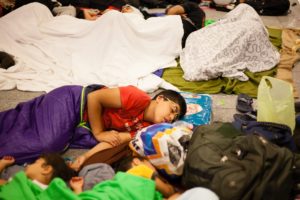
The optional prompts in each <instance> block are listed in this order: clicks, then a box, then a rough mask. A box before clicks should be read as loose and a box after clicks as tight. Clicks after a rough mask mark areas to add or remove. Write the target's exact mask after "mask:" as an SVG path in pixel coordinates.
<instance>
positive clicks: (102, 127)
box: [71, 86, 186, 170]
mask: <svg viewBox="0 0 300 200" xmlns="http://www.w3.org/2000/svg"><path fill="white" fill-rule="evenodd" d="M185 112H186V103H185V100H184V98H183V97H182V96H181V95H180V94H179V93H178V92H175V91H172V90H165V91H162V92H160V93H159V94H157V95H156V96H155V97H154V98H153V99H152V100H151V98H150V97H149V96H148V95H147V94H146V93H145V92H143V91H141V90H139V89H138V88H136V87H134V86H126V87H120V88H104V89H100V90H96V91H94V92H91V93H90V94H88V97H87V113H88V121H89V124H90V127H91V131H92V133H93V135H94V137H95V138H96V140H97V141H99V142H101V143H99V144H98V145H96V146H95V147H94V148H92V149H91V150H89V151H88V152H86V153H85V154H84V155H82V156H79V157H78V158H77V159H76V160H75V161H74V162H73V163H72V164H71V167H72V168H73V169H75V170H79V169H80V167H81V165H82V164H83V163H84V161H85V160H86V159H87V158H89V157H91V156H92V155H93V154H95V153H97V152H99V151H101V150H104V149H107V148H111V147H114V146H117V145H120V144H121V143H125V142H128V141H130V139H131V137H132V136H134V134H135V133H136V131H137V130H140V129H141V128H143V127H146V126H149V125H151V124H154V123H163V122H173V121H175V120H177V119H178V118H180V117H182V116H183V115H184V114H185Z"/></svg>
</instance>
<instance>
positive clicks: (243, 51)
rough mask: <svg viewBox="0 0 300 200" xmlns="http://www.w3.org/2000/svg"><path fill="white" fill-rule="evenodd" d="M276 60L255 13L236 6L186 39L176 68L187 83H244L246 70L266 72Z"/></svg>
mask: <svg viewBox="0 0 300 200" xmlns="http://www.w3.org/2000/svg"><path fill="white" fill-rule="evenodd" d="M279 58H280V55H279V53H278V51H277V50H276V49H275V47H274V46H273V45H272V44H271V42H270V41H269V38H268V32H267V30H266V28H265V27H264V24H263V23H262V21H261V19H260V17H259V16H258V15H257V13H256V11H255V10H254V9H253V8H251V7H250V6H248V5H246V4H239V6H237V7H236V8H235V9H234V10H233V11H231V12H229V13H227V15H225V17H224V18H222V19H221V20H219V21H217V22H216V23H214V24H212V25H209V26H207V27H205V28H202V29H200V30H198V31H195V32H193V33H191V35H189V37H188V38H187V42H186V45H185V48H184V50H183V52H182V54H181V55H180V64H181V67H182V68H183V71H184V78H185V79H186V80H189V81H202V80H209V79H214V78H217V77H219V76H222V77H229V78H236V79H239V80H241V81H247V80H248V77H247V76H246V75H245V74H244V71H245V70H246V69H248V70H249V71H251V72H260V71H265V70H269V69H271V68H273V67H274V66H275V65H276V64H277V63H278V62H279Z"/></svg>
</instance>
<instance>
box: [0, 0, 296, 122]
mask: <svg viewBox="0 0 300 200" xmlns="http://www.w3.org/2000/svg"><path fill="white" fill-rule="evenodd" d="M290 1H291V5H294V4H295V6H291V12H290V13H289V14H288V15H287V16H279V17H270V16H263V17H262V20H263V22H264V23H265V25H266V26H268V27H275V28H290V27H292V28H299V29H300V5H299V2H298V0H290ZM205 12H206V14H207V18H208V19H219V18H221V17H222V16H223V15H225V14H226V12H218V11H215V10H212V9H207V10H205ZM293 76H294V82H295V84H296V86H297V89H298V92H299V94H300V78H299V77H300V62H299V63H298V64H297V65H296V66H295V67H294V69H293ZM40 94H42V93H41V92H21V91H17V90H12V91H0V111H2V110H6V109H8V108H12V107H14V106H15V105H16V104H17V103H18V102H22V101H26V100H28V99H31V98H33V97H35V96H38V95H40ZM212 98H213V116H214V121H231V120H232V115H233V114H234V113H235V112H236V110H235V102H236V96H235V95H223V94H218V95H212ZM296 101H300V100H299V99H297V100H296Z"/></svg>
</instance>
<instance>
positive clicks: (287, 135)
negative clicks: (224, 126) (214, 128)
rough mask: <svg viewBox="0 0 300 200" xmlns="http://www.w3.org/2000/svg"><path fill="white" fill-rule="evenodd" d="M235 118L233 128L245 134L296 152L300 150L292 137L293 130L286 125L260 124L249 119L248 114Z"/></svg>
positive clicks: (237, 115)
mask: <svg viewBox="0 0 300 200" xmlns="http://www.w3.org/2000/svg"><path fill="white" fill-rule="evenodd" d="M233 118H234V122H233V126H235V127H236V128H237V129H238V130H240V131H242V132H243V133H244V134H256V135H260V136H263V137H264V138H266V139H267V140H269V141H270V142H273V143H274V144H277V145H278V146H281V147H287V148H289V149H290V150H291V151H294V152H296V151H297V150H298V149H297V146H296V144H295V141H294V138H293V136H292V130H291V128H290V127H289V126H287V125H285V124H278V123H274V122H258V121H256V120H254V119H250V118H249V117H247V114H244V115H243V114H235V115H233Z"/></svg>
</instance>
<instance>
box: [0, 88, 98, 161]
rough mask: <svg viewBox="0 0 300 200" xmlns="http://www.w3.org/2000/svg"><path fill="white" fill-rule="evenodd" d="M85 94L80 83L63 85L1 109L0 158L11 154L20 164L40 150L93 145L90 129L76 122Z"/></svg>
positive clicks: (83, 103) (33, 158) (36, 155)
mask: <svg viewBox="0 0 300 200" xmlns="http://www.w3.org/2000/svg"><path fill="white" fill-rule="evenodd" d="M86 95H87V94H86V93H85V88H83V87H82V86H63V87H60V88H57V89H55V90H53V91H51V92H49V93H47V94H45V95H42V96H39V97H37V98H34V99H32V100H30V101H27V102H24V103H20V104H18V105H17V107H16V108H14V109H11V110H7V111H4V112H1V113H0V158H1V157H3V156H5V155H10V156H14V157H15V159H16V164H23V163H25V162H32V161H34V160H35V159H36V158H37V157H39V155H40V154H41V153H49V152H62V151H63V150H64V149H66V148H67V147H72V148H91V147H93V146H95V145H96V144H97V143H98V142H97V141H96V140H95V138H94V137H93V135H92V133H91V132H90V131H89V130H88V129H87V128H84V127H82V126H78V124H79V123H80V119H81V116H80V114H81V112H80V110H81V107H84V106H85V104H86V101H85V99H86ZM81 96H83V97H81ZM81 101H83V102H81Z"/></svg>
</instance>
